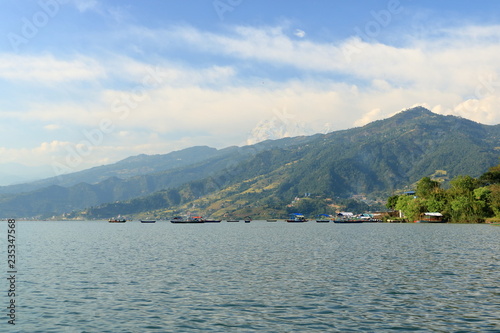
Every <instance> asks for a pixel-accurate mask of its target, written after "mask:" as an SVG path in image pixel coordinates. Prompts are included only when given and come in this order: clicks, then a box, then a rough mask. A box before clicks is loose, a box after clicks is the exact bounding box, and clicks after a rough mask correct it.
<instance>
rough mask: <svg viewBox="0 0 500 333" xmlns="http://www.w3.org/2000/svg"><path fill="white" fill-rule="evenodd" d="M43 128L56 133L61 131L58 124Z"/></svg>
mask: <svg viewBox="0 0 500 333" xmlns="http://www.w3.org/2000/svg"><path fill="white" fill-rule="evenodd" d="M43 128H45V129H46V130H49V131H55V130H58V129H60V128H61V126H59V125H57V124H49V125H45V126H44V127H43Z"/></svg>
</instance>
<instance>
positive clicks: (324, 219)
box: [316, 214, 330, 223]
mask: <svg viewBox="0 0 500 333" xmlns="http://www.w3.org/2000/svg"><path fill="white" fill-rule="evenodd" d="M316 222H318V223H329V222H330V215H327V214H319V215H318V216H317V217H316Z"/></svg>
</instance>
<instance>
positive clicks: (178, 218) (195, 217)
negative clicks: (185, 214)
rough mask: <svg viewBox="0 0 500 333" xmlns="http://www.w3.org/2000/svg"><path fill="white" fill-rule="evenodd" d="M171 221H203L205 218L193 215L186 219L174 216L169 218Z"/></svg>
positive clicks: (186, 222)
mask: <svg viewBox="0 0 500 333" xmlns="http://www.w3.org/2000/svg"><path fill="white" fill-rule="evenodd" d="M170 222H171V223H185V224H188V223H205V220H204V219H203V218H202V217H201V216H193V217H190V218H187V219H183V218H181V217H179V216H177V217H174V218H173V219H172V220H170Z"/></svg>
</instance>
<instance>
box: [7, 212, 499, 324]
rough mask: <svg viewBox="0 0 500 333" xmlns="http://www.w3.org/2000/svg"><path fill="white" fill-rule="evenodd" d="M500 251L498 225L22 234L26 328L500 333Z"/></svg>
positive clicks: (56, 229) (94, 225) (82, 225)
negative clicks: (462, 332)
mask: <svg viewBox="0 0 500 333" xmlns="http://www.w3.org/2000/svg"><path fill="white" fill-rule="evenodd" d="M499 239H500V228H493V227H491V226H486V225H421V224H419V225H413V224H398V225H394V224H357V225H340V224H333V223H329V224H317V223H303V224H287V223H279V222H278V223H266V222H261V221H253V222H252V223H250V224H245V223H224V222H223V223H219V224H199V225H174V224H170V223H167V222H157V223H155V224H141V223H139V222H127V223H124V224H109V223H107V222H18V241H17V242H18V248H19V254H18V260H19V268H18V270H19V274H18V276H19V281H18V289H19V294H18V297H17V302H18V303H19V308H18V312H17V314H18V317H17V321H18V325H16V328H17V329H20V331H23V332H44V333H46V332H155V331H157V332H191V331H200V332H201V331H213V332H229V331H230V332H248V331H253V330H258V331H263V332H295V331H296V332H306V331H307V332H314V331H317V332H324V331H330V332H336V331H338V332H346V331H377V332H383V331H395V330H399V331H418V330H421V331H442V332H451V331H464V332H471V331H476V332H500V319H499V318H500V287H499V286H498V284H499V281H500V267H499V262H500V261H499V258H500V255H499V248H500V245H499V243H500V242H499ZM2 299H3V304H6V302H7V299H6V297H4V298H2ZM5 322H6V320H5ZM1 325H4V323H2V324H1Z"/></svg>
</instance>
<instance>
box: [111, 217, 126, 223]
mask: <svg viewBox="0 0 500 333" xmlns="http://www.w3.org/2000/svg"><path fill="white" fill-rule="evenodd" d="M108 222H109V223H125V222H127V220H125V219H115V218H112V219H109V220H108Z"/></svg>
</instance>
